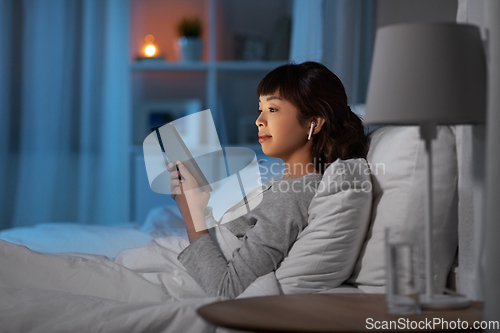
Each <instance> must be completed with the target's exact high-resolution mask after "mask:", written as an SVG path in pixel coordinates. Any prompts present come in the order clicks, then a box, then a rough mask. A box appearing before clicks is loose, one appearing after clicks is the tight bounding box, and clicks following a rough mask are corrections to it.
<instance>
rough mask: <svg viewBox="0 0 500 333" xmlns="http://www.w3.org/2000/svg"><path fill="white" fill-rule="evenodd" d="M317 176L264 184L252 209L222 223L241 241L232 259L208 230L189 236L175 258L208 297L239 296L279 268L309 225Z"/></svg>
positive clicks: (318, 178)
mask: <svg viewBox="0 0 500 333" xmlns="http://www.w3.org/2000/svg"><path fill="white" fill-rule="evenodd" d="M321 178H322V175H321V174H308V175H305V176H302V177H299V178H294V179H277V180H271V181H270V182H269V183H267V184H266V185H265V186H264V187H263V191H262V192H261V193H260V194H259V195H261V196H262V201H261V202H260V203H259V204H258V205H257V206H256V207H255V208H254V209H252V210H250V211H249V212H247V213H246V214H244V215H242V216H239V217H237V218H235V219H234V220H232V221H230V222H228V223H225V224H224V226H225V227H226V228H227V229H229V230H230V231H231V232H232V233H233V234H234V235H236V236H237V237H240V238H241V239H242V240H243V243H242V245H241V247H240V248H239V249H238V250H236V251H234V253H233V259H232V260H230V261H227V260H226V259H225V257H224V256H223V254H222V253H221V252H220V250H219V248H218V247H217V245H216V244H215V243H214V241H213V239H212V236H211V235H210V234H204V235H202V236H200V237H198V238H197V239H196V240H195V241H193V243H191V244H190V245H189V246H188V247H187V248H186V249H184V251H182V252H181V253H180V254H179V256H178V260H179V261H180V262H181V263H182V264H183V265H184V267H185V268H186V270H187V271H188V273H189V274H190V275H191V276H192V277H193V278H194V279H195V280H196V281H197V282H198V284H199V285H200V286H201V287H202V288H203V290H204V291H205V293H206V294H207V295H208V296H226V297H229V298H235V297H237V296H238V295H239V294H241V293H242V292H243V291H245V289H246V288H247V287H248V286H249V285H250V284H251V283H252V282H253V281H255V280H256V279H257V278H258V277H259V276H263V275H265V274H267V273H269V272H272V271H275V270H276V269H277V268H278V266H279V264H280V263H281V261H282V260H283V259H284V257H285V256H286V255H287V253H288V251H289V249H290V247H291V246H292V244H293V242H294V241H295V240H296V238H297V236H298V234H299V233H300V232H301V231H302V230H303V229H304V228H305V227H306V225H307V218H308V214H307V210H308V208H309V204H310V202H311V200H312V198H313V196H314V194H315V193H316V188H317V186H318V184H319V182H320V181H321ZM249 196H250V194H249ZM243 204H244V203H242V202H240V203H239V204H236V205H235V206H234V207H238V206H241V205H243ZM232 209H233V208H231V209H229V210H228V212H230V211H231V210H232ZM228 212H226V213H225V214H228ZM222 220H224V216H223V217H222V218H221V221H222Z"/></svg>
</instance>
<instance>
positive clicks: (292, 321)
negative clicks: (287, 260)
mask: <svg viewBox="0 0 500 333" xmlns="http://www.w3.org/2000/svg"><path fill="white" fill-rule="evenodd" d="M198 313H199V314H200V315H201V316H202V317H203V318H204V319H205V320H207V321H208V322H210V323H212V324H215V325H217V326H222V327H226V328H233V329H238V330H247V331H255V332H367V331H368V332H370V331H380V332H403V331H404V330H402V329H392V330H391V329H386V330H385V329H375V326H372V325H376V322H378V325H380V326H379V327H381V326H382V325H383V323H384V322H389V321H396V322H397V323H398V324H400V323H406V325H408V322H407V321H406V319H408V320H409V321H413V322H421V321H422V322H426V320H427V322H429V321H430V322H432V321H433V320H435V319H434V318H438V319H439V320H442V321H443V320H444V321H448V322H451V321H453V322H456V321H457V320H458V319H460V322H464V321H466V322H467V323H468V327H472V325H473V323H474V321H481V320H482V319H483V305H482V303H481V302H471V306H470V307H469V308H467V309H462V310H433V311H431V310H425V311H422V314H420V315H410V316H405V315H389V314H387V313H386V312H385V295H382V294H312V295H311V294H305V295H280V296H266V297H254V298H243V299H237V300H230V301H222V302H217V303H213V304H209V305H205V306H203V307H201V308H200V309H198ZM369 318H371V319H372V320H371V321H370V320H369ZM400 318H402V319H400ZM398 320H399V321H398ZM410 325H411V323H410ZM421 325H424V324H421ZM370 326H371V329H370ZM438 328H439V329H438ZM417 330H418V329H408V331H417ZM421 330H422V331H425V330H426V329H421ZM427 331H430V330H429V329H427ZM433 331H446V330H443V329H442V327H441V326H439V327H438V326H436V327H435V329H434V330H433ZM462 331H463V330H462Z"/></svg>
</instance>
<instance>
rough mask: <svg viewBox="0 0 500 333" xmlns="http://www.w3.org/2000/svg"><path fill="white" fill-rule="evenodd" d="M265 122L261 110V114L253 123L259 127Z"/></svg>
mask: <svg viewBox="0 0 500 333" xmlns="http://www.w3.org/2000/svg"><path fill="white" fill-rule="evenodd" d="M265 123H266V120H265V117H264V116H263V113H262V112H261V114H260V115H259V117H258V118H257V120H256V121H255V125H257V127H261V126H264V125H265Z"/></svg>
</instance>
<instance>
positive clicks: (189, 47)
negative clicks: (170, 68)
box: [177, 36, 203, 61]
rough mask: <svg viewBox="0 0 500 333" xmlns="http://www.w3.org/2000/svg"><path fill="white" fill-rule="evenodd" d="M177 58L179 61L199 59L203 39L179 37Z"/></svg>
mask: <svg viewBox="0 0 500 333" xmlns="http://www.w3.org/2000/svg"><path fill="white" fill-rule="evenodd" d="M177 43H178V45H179V59H180V60H181V61H200V60H201V55H202V53H203V40H202V39H201V38H198V37H184V36H183V37H179V40H178V41H177Z"/></svg>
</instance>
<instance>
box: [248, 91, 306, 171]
mask: <svg viewBox="0 0 500 333" xmlns="http://www.w3.org/2000/svg"><path fill="white" fill-rule="evenodd" d="M259 112H260V115H259V117H258V118H257V120H256V121H255V124H256V125H257V127H258V128H259V143H260V144H261V146H262V151H263V152H264V154H266V155H267V156H271V157H276V158H280V159H282V160H283V161H284V162H288V161H289V160H290V158H291V157H292V156H293V155H294V154H297V153H298V152H299V151H304V150H305V149H306V148H305V145H306V144H307V143H308V140H307V135H308V125H307V124H305V125H304V126H301V125H300V124H299V121H298V120H297V114H298V112H299V111H298V109H297V108H296V107H295V105H293V104H292V103H290V102H289V101H287V100H285V99H281V98H280V97H279V95H278V94H277V93H275V94H273V95H266V96H260V97H259Z"/></svg>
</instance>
